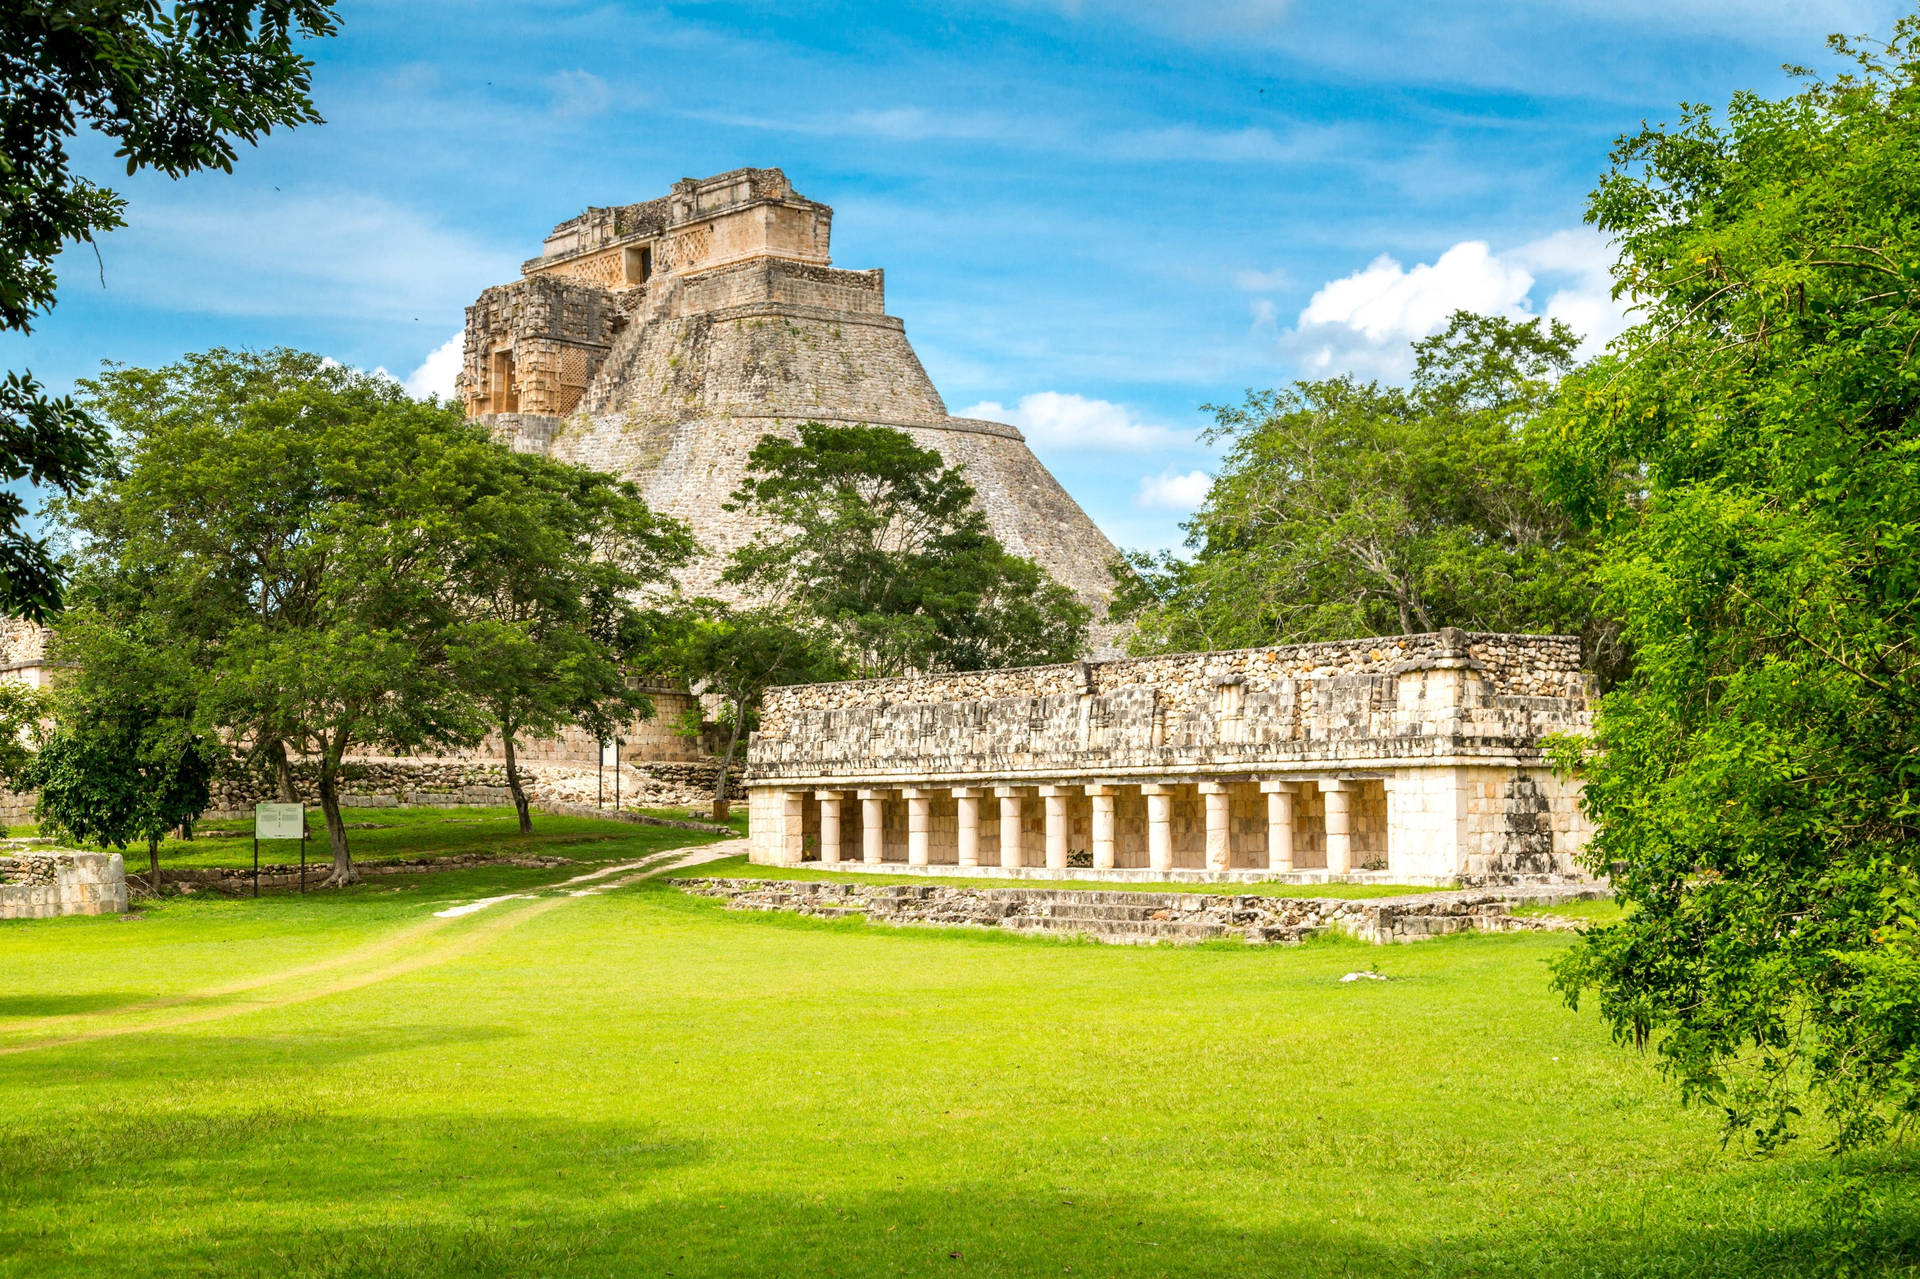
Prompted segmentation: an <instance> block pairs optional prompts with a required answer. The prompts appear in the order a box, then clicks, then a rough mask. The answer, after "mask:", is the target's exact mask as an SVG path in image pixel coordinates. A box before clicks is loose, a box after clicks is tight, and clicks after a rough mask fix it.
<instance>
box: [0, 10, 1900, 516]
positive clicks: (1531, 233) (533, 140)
mask: <svg viewBox="0 0 1920 1279" xmlns="http://www.w3.org/2000/svg"><path fill="white" fill-rule="evenodd" d="M1903 9H1904V6H1902V5H1898V4H1893V3H1882V2H1880V0H1858V2H1853V0H1798V2H1790V0H1744V2H1742V0H1531V2H1530V3H1511V4H1493V3H1485V2H1482V0H1451V2H1448V3H1420V4H1410V3H1401V4H1390V3H1382V2H1380V0H1338V2H1336V0H1188V2H1187V3H1178V2H1177V0H1168V2H1163V3H1135V2H1132V0H1056V2H1048V0H1030V2H1022V0H1005V2H1004V3H976V4H967V5H962V4H906V3H877V4H856V3H806V2H804V0H786V2H784V3H777V4H774V3H768V4H751V3H749V4H728V3H718V2H715V3H689V4H665V5H659V6H644V5H625V4H570V3H551V4H522V5H512V4H495V5H487V6H481V5H472V4H452V3H447V4H436V3H418V2H409V3H386V4H379V3H356V2H354V0H344V2H343V3H342V5H341V7H340V13H341V18H342V32H341V35H340V36H339V37H338V38H337V39H335V40H332V41H328V42H324V43H321V44H316V45H313V46H311V53H312V56H313V57H314V58H315V60H316V62H317V64H318V66H317V70H316V72H315V77H314V79H315V97H316V100H317V102H318V104H319V106H320V108H321V111H322V113H323V114H324V115H325V116H326V117H327V119H328V123H327V124H325V125H323V126H318V127H311V128H306V129H301V130H298V131H296V132H293V133H288V134H279V135H275V136H274V137H272V138H270V139H268V141H267V142H266V143H265V144H264V145H263V146H261V147H260V148H259V149H258V150H256V151H250V152H247V153H244V154H243V155H242V157H241V160H240V163H239V165H238V166H237V167H236V170H235V172H234V174H233V175H231V176H228V175H223V174H206V175H200V176H197V177H194V178H191V179H188V180H186V181H182V182H169V181H166V180H164V179H157V178H151V177H146V176H141V177H138V178H133V179H125V178H122V177H120V176H119V174H118V173H117V170H116V166H115V165H114V164H113V163H112V161H111V159H110V157H109V154H108V153H109V148H108V147H106V146H104V145H102V144H100V143H99V142H97V141H95V140H91V139H88V140H83V141H82V143H81V144H80V145H79V147H78V148H77V149H76V155H77V157H78V158H79V160H80V162H81V164H82V167H83V169H84V170H85V171H87V172H90V173H91V174H92V175H93V176H95V177H97V178H99V179H101V180H103V181H106V182H108V183H109V184H110V185H113V186H115V187H117V188H118V189H120V190H121V191H123V192H124V193H125V194H126V195H128V196H129V197H130V199H131V202H132V205H131V209H130V222H131V225H130V226H129V227H128V228H127V229H125V230H123V231H119V232H116V233H114V234H113V235H111V236H109V237H107V238H106V239H105V240H104V241H103V242H102V244H101V246H100V260H99V261H98V262H97V263H96V261H95V257H94V254H93V253H92V251H90V250H85V249H83V250H81V251H79V252H69V253H68V254H67V255H66V256H65V258H63V260H62V264H61V265H62V273H61V275H62V282H61V303H60V306H59V308H58V309H57V310H56V311H55V312H54V314H53V315H52V316H50V317H48V318H47V319H46V320H45V322H44V323H42V324H41V326H40V327H39V328H38V330H37V331H36V332H35V334H34V335H33V336H32V337H31V338H28V339H19V338H9V339H6V340H3V341H0V367H20V366H22V365H26V366H29V367H31V368H33V369H34V371H35V372H37V373H38V374H40V376H41V377H42V379H43V380H45V381H48V382H50V383H52V384H54V385H56V386H61V385H65V384H68V383H70V382H71V380H72V379H74V378H76V377H80V376H84V375H86V374H87V373H89V372H91V371H93V370H94V369H96V368H97V367H98V365H99V362H100V361H101V360H102V359H111V360H118V361H122V362H128V363H135V364H148V363H157V362H164V361H167V360H170V359H173V358H174V357H176V356H178V355H180V354H181V353H182V352H185V351H189V350H195V349H200V348H204V347H209V346H214V345H227V346H269V345H276V344H284V345H291V346H299V347H306V348H309V349H312V350H316V351H320V352H324V353H325V354H328V355H331V356H333V357H335V358H337V359H339V360H342V361H344V362H347V363H351V364H356V365H361V366H364V367H380V368H384V369H387V370H389V371H391V372H393V373H394V374H395V375H396V376H399V377H401V378H403V379H406V380H408V381H409V384H410V385H413V386H416V387H427V386H433V385H438V384H442V383H444V382H445V381H446V380H447V379H448V378H449V377H450V375H451V367H450V363H449V360H448V358H447V355H446V353H445V350H444V348H445V344H446V343H447V341H448V339H449V337H451V336H452V335H454V334H455V333H456V332H457V330H458V329H459V327H460V323H461V309H462V307H464V306H465V305H466V304H467V303H468V302H470V301H471V300H472V299H473V297H474V295H475V294H477V293H478V292H479V291H480V290H481V289H482V288H484V287H486V286H487V285H490V284H495V283H500V282H504V281H506V280H509V279H511V278H513V277H514V276H515V274H516V273H517V268H518V264H519V263H520V262H521V261H522V260H523V259H525V258H528V257H531V256H533V255H535V254H536V253H537V252H538V250H539V246H540V240H541V237H542V236H543V235H544V234H545V233H546V231H547V230H548V229H549V228H550V227H551V226H552V225H553V224H554V223H556V222H558V221H560V220H562V219H564V218H566V217H569V216H571V215H572V214H574V213H576V212H578V211H579V210H580V209H582V208H584V207H586V206H587V205H589V204H601V205H604V204H615V203H624V202H628V201H633V200H641V199H647V198H651V197H653V196H655V195H658V194H662V193H664V192H665V190H666V189H667V186H668V184H670V183H671V182H672V181H674V180H675V179H677V178H680V177H686V176H704V175H707V174H711V173H718V172H720V171H723V170H726V169H730V168H735V167H738V166H741V165H777V166H779V167H781V168H784V169H785V170H786V172H787V174H788V176H789V177H790V178H792V180H793V182H794V184H795V186H796V187H797V188H798V189H799V190H800V191H801V192H802V193H803V194H805V195H807V196H809V197H811V198H813V199H817V200H823V201H826V202H827V203H829V204H831V205H833V206H834V209H835V218H834V237H833V239H834V260H835V262H836V263H837V264H838V265H840V266H844V267H852V268H866V267H875V266H879V267H884V268H886V271H887V289H888V303H889V308H888V309H889V310H890V311H892V313H894V314H896V315H899V316H901V317H902V318H904V319H905V321H906V324H907V332H908V335H909V337H910V338H911V339H912V340H913V342H914V344H915V346H916V348H917V349H918V350H919V352H920V356H921V358H922V360H923V361H924V362H925V363H926V365H927V368H928V371H929V372H930V373H931V374H932V376H933V379H934V382H935V384H936V385H937V386H938V387H939V388H940V390H941V392H942V393H943V394H944V395H945V396H946V399H947V403H948V406H949V408H951V409H952V410H953V411H955V412H962V411H966V412H970V413H972V414H975V415H979V416H992V417H999V418H1002V419H1004V420H1010V421H1013V422H1015V423H1016V424H1018V425H1020V426H1021V427H1022V428H1023V429H1025V430H1026V431H1027V432H1028V435H1029V437H1030V439H1031V440H1032V442H1033V444H1034V447H1035V449H1036V451H1037V452H1038V453H1039V454H1040V456H1041V457H1042V459H1043V460H1044V461H1045V462H1046V463H1047V464H1048V465H1049V466H1050V467H1051V468H1052V469H1053V471H1054V472H1055V474H1057V475H1058V476H1059V477H1060V479H1061V481H1062V482H1063V483H1064V484H1065V485H1066V486H1067V488H1068V490H1069V491H1070V492H1072V493H1073V494H1074V496H1075V497H1077V498H1078V499H1079V500H1080V502H1081V504H1082V505H1084V506H1085V507H1086V508H1087V509H1088V510H1089V512H1091V513H1092V515H1093V516H1094V518H1095V519H1096V520H1097V521H1098V522H1099V523H1100V524H1101V526H1102V527H1103V528H1105V529H1106V530H1107V532H1108V533H1109V535H1110V536H1112V537H1113V539H1114V540H1115V541H1116V542H1118V543H1120V544H1121V545H1123V546H1132V547H1159V546H1171V545H1175V544H1177V542H1178V541H1179V537H1180V533H1179V529H1178V523H1179V520H1180V519H1181V518H1182V517H1183V515H1184V514H1185V512H1186V511H1187V510H1190V509H1191V507H1192V506H1193V505H1194V504H1195V503H1196V502H1197V501H1198V498H1199V497H1200V495H1201V494H1202V493H1204V489H1205V473H1206V471H1207V469H1208V467H1209V466H1210V464H1211V459H1210V455H1209V453H1208V451H1207V450H1206V449H1204V448H1203V447H1201V446H1200V444H1199V443H1198V441H1197V439H1196V438H1195V436H1196V432H1197V430H1198V429H1199V428H1200V427H1201V426H1203V425H1204V424H1205V422H1206V420H1207V418H1206V415H1205V414H1204V413H1203V412H1202V411H1201V408H1200V406H1201V405H1203V404H1205V403H1209V402H1220V401H1225V400H1232V399H1236V398H1238V397H1239V395H1240V394H1241V393H1242V392H1243V391H1244V390H1245V389H1247V388H1251V387H1267V386H1273V385H1277V384H1280V383H1282V382H1285V381H1287V380H1290V379H1292V378H1295V377H1307V376H1317V375H1320V374H1322V373H1325V372H1333V371H1341V370H1353V371H1357V372H1361V373H1363V374H1366V375H1369V376H1381V377H1388V378H1393V377H1398V376H1401V375H1403V374H1404V372H1405V369H1406V366H1407V345H1408V343H1409V341H1410V340H1412V339H1413V338H1415V337H1418V336H1420V335H1422V334H1423V333H1425V332H1429V331H1431V330H1432V329H1433V328H1434V327H1436V326H1437V325H1438V323H1439V322H1440V320H1441V319H1442V318H1443V317H1444V316H1445V314H1446V313H1447V312H1448V311H1449V310H1451V309H1452V308H1453V307H1455V306H1470V307H1475V308H1477V309H1481V310H1497V311H1505V312H1509V313H1515V314H1522V313H1531V314H1540V313H1547V314H1554V315H1560V316H1564V317H1566V318H1568V319H1570V320H1572V321H1573V322H1574V323H1575V324H1576V327H1579V328H1581V329H1582V331H1584V332H1590V333H1592V334H1594V336H1595V340H1596V341H1598V340H1603V339H1604V337H1605V336H1607V335H1608V334H1610V333H1611V332H1613V331H1614V330H1615V329H1617V327H1618V326H1619V324H1620V318H1619V316H1618V314H1617V313H1616V312H1615V311H1614V309H1613V307H1612V305H1611V303H1610V302H1609V301H1608V300H1607V297H1606V287H1605V267H1606V264H1607V260H1608V254H1607V252H1606V246H1605V245H1604V244H1602V243H1601V242H1600V241H1599V239H1598V238H1597V237H1596V236H1594V235H1593V234H1592V233H1591V232H1590V231H1587V230H1585V229H1583V227H1582V225H1581V215H1582V211H1583V208H1584V204H1585V198H1586V194H1587V192H1588V191H1589V190H1590V189H1591V188H1592V186H1593V183H1594V179H1595V177H1596V176H1597V174H1598V173H1599V172H1600V171H1601V169H1602V167H1603V166H1604V164H1605V161H1606V156H1607V152H1608V149H1609V147H1610V146H1611V144H1612V142H1613V140H1614V139H1615V138H1616V137H1617V136H1618V135H1619V134H1621V133H1622V132H1625V131H1628V130H1631V129H1633V128H1635V127H1636V126H1637V125H1638V124H1639V122H1640V121H1641V120H1642V119H1648V120H1654V121H1658V120H1663V119H1670V118H1672V117H1673V115H1674V114H1675V104H1676V103H1678V102H1680V101H1682V100H1688V101H1707V102H1712V103H1716V104H1720V103H1724V102H1725V100H1726V98H1727V96H1728V94H1729V93H1730V92H1731V91H1733V90H1734V89H1737V88H1753V89H1758V90H1760V91H1762V92H1765V93H1768V94H1778V93H1782V92H1786V91H1787V90H1788V89H1789V87H1790V82H1789V81H1788V80H1787V79H1786V77H1785V76H1784V75H1783V74H1782V73H1781V71H1780V64H1781V63H1783V62H1787V61H1797V62H1802V63H1808V64H1812V65H1815V66H1825V65H1827V59H1826V56H1825V54H1824V53H1823V51H1822V40H1823V38H1824V36H1825V34H1826V33H1827V32H1829V31H1836V30H1838V31H1847V32H1858V33H1866V32H1870V33H1882V32H1884V31H1885V30H1886V29H1887V28H1888V26H1889V25H1890V23H1891V22H1892V20H1893V18H1894V16H1896V15H1897V14H1898V13H1899V12H1901V11H1903ZM103 279H104V286H103V283H102V281H103ZM436 350H441V352H442V353H441V355H440V357H439V358H438V359H434V358H433V356H434V353H435V351H436Z"/></svg>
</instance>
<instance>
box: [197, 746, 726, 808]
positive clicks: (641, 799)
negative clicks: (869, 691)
mask: <svg viewBox="0 0 1920 1279" xmlns="http://www.w3.org/2000/svg"><path fill="white" fill-rule="evenodd" d="M342 771H343V773H344V774H345V776H344V778H343V781H342V784H341V796H340V802H341V804H342V806H344V807H347V808H405V807H422V806H424V807H437V806H445V807H454V806H463V805H499V804H508V803H511V802H512V794H511V792H510V791H509V790H508V789H507V770H506V766H505V765H504V764H501V763H499V762H498V761H490V762H487V761H461V760H445V759H379V760H359V759H350V760H348V761H347V762H346V763H345V764H344V765H343V766H342ZM718 771H719V766H718V764H717V763H715V762H714V761H711V760H686V761H678V762H675V761H663V762H659V763H642V764H633V763H628V764H624V765H622V766H621V767H620V769H619V770H618V775H619V779H620V781H619V787H618V797H619V799H620V802H621V804H622V805H623V806H625V807H632V808H658V807H677V806H683V805H684V806H692V805H704V804H709V803H711V802H712V800H713V788H714V781H715V777H716V775H717V773H718ZM615 773H616V770H615V769H614V768H613V767H612V766H608V767H607V768H606V769H605V770H599V769H596V768H594V767H593V766H591V765H588V766H584V767H583V766H580V765H576V764H542V763H529V764H527V765H525V766H524V767H522V769H521V783H522V785H523V786H524V787H525V788H526V791H527V795H528V798H529V799H530V800H531V801H532V802H533V803H536V804H540V803H566V804H594V803H597V802H599V801H601V800H602V799H604V801H605V802H606V804H608V805H609V806H610V805H611V804H612V803H613V802H614V799H615V794H616V791H615V783H614V778H615ZM294 790H295V792H296V794H297V795H298V796H299V799H300V802H301V803H303V804H307V805H309V806H311V807H313V808H316V809H317V808H318V807H319V803H320V795H319V790H318V787H317V784H316V780H315V775H314V772H313V769H312V767H311V766H309V765H305V764H296V765H295V766H294ZM276 798H277V796H276V794H275V792H274V790H273V787H272V784H271V782H270V781H269V780H268V779H266V778H262V777H248V776H231V777H225V778H222V779H220V781H219V782H217V783H216V785H215V787H214V795H213V803H212V805H211V806H210V807H209V808H208V810H207V812H206V814H205V815H206V816H207V817H210V818H221V817H245V816H248V815H250V814H251V813H252V812H253V806H254V805H255V804H258V803H265V802H271V801H272V800H274V799H276Z"/></svg>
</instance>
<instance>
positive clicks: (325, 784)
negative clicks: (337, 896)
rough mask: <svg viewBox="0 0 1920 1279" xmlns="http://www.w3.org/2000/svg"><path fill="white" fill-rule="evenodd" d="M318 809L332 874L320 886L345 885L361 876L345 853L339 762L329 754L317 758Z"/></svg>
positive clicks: (348, 855)
mask: <svg viewBox="0 0 1920 1279" xmlns="http://www.w3.org/2000/svg"><path fill="white" fill-rule="evenodd" d="M320 811H321V813H323V814H324V815H325V816H326V819H327V843H328V845H329V846H330V847H331V848H332V850H333V874H331V875H329V876H327V878H326V879H325V881H323V883H322V885H321V886H322V887H331V888H345V887H346V886H347V885H348V884H351V883H353V882H354V881H355V880H357V879H359V878H360V872H358V871H356V870H355V869H354V868H353V857H352V855H351V854H350V853H348V852H347V827H346V823H345V822H343V821H342V820H341V819H340V761H339V760H338V759H336V758H333V757H332V756H329V755H322V756H321V758H320Z"/></svg>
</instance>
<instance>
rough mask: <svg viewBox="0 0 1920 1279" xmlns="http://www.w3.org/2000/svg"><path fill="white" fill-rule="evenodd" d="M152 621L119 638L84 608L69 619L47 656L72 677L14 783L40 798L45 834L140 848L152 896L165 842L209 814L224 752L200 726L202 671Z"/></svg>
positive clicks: (118, 629) (64, 682)
mask: <svg viewBox="0 0 1920 1279" xmlns="http://www.w3.org/2000/svg"><path fill="white" fill-rule="evenodd" d="M155 621H156V619H144V621H143V622H137V623H135V625H133V626H132V627H130V628H124V629H123V628H121V627H118V626H115V625H114V624H112V623H111V622H110V621H108V620H107V619H105V618H102V617H100V616H99V615H98V614H96V613H94V612H92V611H91V610H90V609H88V608H86V607H85V606H84V605H83V606H82V607H80V608H79V609H76V610H74V611H72V612H70V613H68V614H67V615H66V616H65V617H64V618H62V620H61V625H60V629H59V630H58V631H57V632H56V633H55V635H54V638H53V642H52V645H51V648H50V652H49V656H50V657H52V658H53V659H54V660H56V661H57V662H59V663H60V664H61V665H62V666H70V667H72V669H71V670H69V671H67V672H65V673H64V675H63V678H62V680H61V681H60V683H59V685H58V686H57V689H56V691H55V692H54V694H53V696H52V700H51V710H52V724H51V727H50V728H48V729H47V730H46V731H45V733H44V735H43V737H42V740H41V742H40V746H39V751H38V753H37V754H35V755H34V756H33V757H32V759H31V760H30V761H28V762H27V763H26V764H25V766H24V767H23V768H21V769H20V772H19V774H18V778H19V783H18V784H19V785H21V786H22V788H23V789H29V790H38V791H39V792H40V796H39V799H38V801H37V803H36V805H35V810H34V811H35V813H36V815H37V816H38V817H39V818H40V820H41V822H42V824H43V825H45V826H47V827H49V828H50V829H53V830H56V831H63V832H65V833H66V834H68V835H70V836H72V837H73V838H75V839H78V840H86V841H91V842H94V843H99V844H109V845H112V846H113V847H115V848H122V849H124V848H125V847H126V846H127V844H128V843H129V842H130V841H132V840H135V839H144V840H145V841H146V844H147V866H148V875H147V887H148V891H150V892H155V893H157V892H159V891H160V841H161V840H162V839H164V838H166V835H167V832H168V831H170V830H172V829H173V828H174V827H176V826H185V825H189V824H190V823H192V822H193V821H194V820H195V819H197V818H198V817H199V816H200V814H201V813H202V812H204V811H206V807H207V804H208V802H209V800H210V799H211V798H212V793H213V792H212V783H213V776H214V773H215V770H216V768H217V767H218V764H219V761H220V749H219V745H218V742H217V741H216V740H215V739H214V738H212V737H211V736H209V735H208V734H206V733H205V732H203V731H201V729H200V727H199V723H200V720H199V714H198V706H197V702H198V696H199V693H200V690H201V687H202V685H201V679H200V674H199V672H197V671H195V670H193V669H192V668H191V667H189V666H186V665H183V663H182V661H181V655H182V650H181V649H180V648H178V647H177V646H175V645H172V644H169V643H166V642H165V640H164V639H163V638H162V637H160V636H157V635H155V634H154V633H153V626H154V624H155Z"/></svg>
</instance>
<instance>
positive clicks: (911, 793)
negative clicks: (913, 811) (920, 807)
mask: <svg viewBox="0 0 1920 1279" xmlns="http://www.w3.org/2000/svg"><path fill="white" fill-rule="evenodd" d="M945 789H946V787H944V786H902V787H901V788H900V798H902V799H932V798H933V797H934V796H936V795H938V794H940V793H941V792H942V791H944V790H945Z"/></svg>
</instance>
